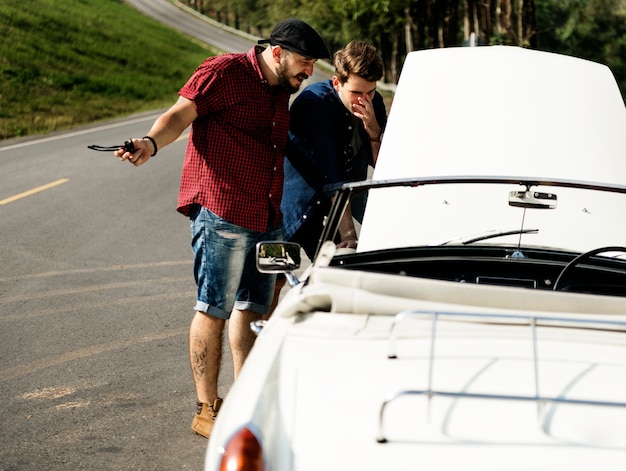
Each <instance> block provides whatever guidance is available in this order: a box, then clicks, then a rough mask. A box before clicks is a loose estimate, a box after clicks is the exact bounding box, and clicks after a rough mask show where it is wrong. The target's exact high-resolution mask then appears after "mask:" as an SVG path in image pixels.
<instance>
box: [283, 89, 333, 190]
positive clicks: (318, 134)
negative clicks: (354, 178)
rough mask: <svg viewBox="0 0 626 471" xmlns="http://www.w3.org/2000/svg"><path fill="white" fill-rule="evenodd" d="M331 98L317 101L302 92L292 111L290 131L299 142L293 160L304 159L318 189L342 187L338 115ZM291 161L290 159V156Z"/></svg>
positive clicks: (317, 98)
mask: <svg viewBox="0 0 626 471" xmlns="http://www.w3.org/2000/svg"><path fill="white" fill-rule="evenodd" d="M331 98H332V96H331V95H326V96H324V97H320V96H318V95H316V94H314V93H310V92H306V91H305V92H303V93H301V94H300V95H299V96H298V98H297V99H296V100H295V101H294V103H293V105H292V107H291V131H292V133H293V135H294V136H296V137H297V138H298V143H299V144H298V146H299V147H300V149H299V151H298V152H297V157H296V158H305V159H308V160H309V162H310V167H312V168H313V169H314V171H316V172H317V174H318V176H319V178H318V181H319V182H320V183H321V185H322V187H321V188H316V190H317V191H320V192H321V191H323V188H326V187H328V186H329V185H334V184H338V183H341V182H342V181H343V179H344V173H345V172H344V169H343V166H344V155H343V152H344V149H343V148H341V142H343V139H342V138H341V131H342V129H341V124H340V120H339V119H338V116H337V113H341V110H340V109H338V108H337V107H336V106H335V104H334V103H333V102H332V100H331ZM290 157H291V156H290Z"/></svg>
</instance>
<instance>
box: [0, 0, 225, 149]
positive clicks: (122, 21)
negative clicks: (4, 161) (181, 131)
mask: <svg viewBox="0 0 626 471" xmlns="http://www.w3.org/2000/svg"><path fill="white" fill-rule="evenodd" d="M215 53H216V51H212V50H211V49H209V48H208V47H207V46H204V45H202V44H200V43H198V42H195V41H194V40H192V39H190V38H188V37H186V36H184V35H182V34H180V33H177V32H174V31H172V30H170V29H168V28H166V27H165V26H162V25H161V24H159V23H158V22H156V21H154V20H152V19H149V18H147V17H145V16H144V15H142V14H141V13H139V12H138V11H136V10H134V9H133V8H132V7H130V6H129V5H127V4H125V3H123V2H122V1H120V0H24V1H19V2H18V1H15V0H0V139H7V138H10V137H16V136H26V135H31V134H37V133H45V132H50V131H54V130H61V129H68V128H70V127H73V126H77V125H81V124H86V123H91V122H94V121H98V120H103V119H107V118H112V117H118V116H123V115H128V114H132V113H135V112H140V111H147V110H152V109H157V108H162V107H166V106H169V105H171V104H172V103H174V101H175V100H176V98H177V92H178V90H179V89H180V88H181V87H182V85H183V84H184V83H185V82H186V81H187V79H188V78H189V76H190V75H191V74H192V73H193V71H194V70H195V68H196V67H197V66H198V65H199V64H200V63H201V62H202V61H203V60H204V59H205V58H206V57H207V56H209V55H214V54H215Z"/></svg>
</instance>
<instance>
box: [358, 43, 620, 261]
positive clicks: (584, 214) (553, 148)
mask: <svg viewBox="0 0 626 471" xmlns="http://www.w3.org/2000/svg"><path fill="white" fill-rule="evenodd" d="M458 110H463V112H459V111H458ZM625 149H626V108H625V107H624V102H623V100H622V99H621V96H620V93H619V89H618V87H617V84H616V82H615V79H614V77H613V75H612V73H611V71H610V70H609V69H608V68H607V67H606V66H604V65H600V64H597V63H593V62H590V61H585V60H581V59H577V58H572V57H567V56H562V55H556V54H551V53H546V52H538V51H531V50H527V49H521V48H517V47H507V46H493V47H477V48H447V49H443V50H428V51H419V52H413V53H411V54H409V56H408V57H407V59H406V62H405V64H404V67H403V70H402V75H401V79H400V82H399V84H398V88H397V93H396V96H395V98H394V103H393V106H392V109H391V112H390V115H389V122H388V125H387V131H386V132H385V135H384V138H383V144H382V148H381V152H380V155H379V159H378V163H377V166H376V170H375V171H374V175H373V179H374V180H388V179H397V178H410V177H426V176H428V177H436V176H442V175H447V176H450V175H457V176H509V177H511V176H513V177H525V178H532V177H538V176H541V177H544V178H554V179H559V180H573V181H585V182H603V183H614V184H621V185H623V184H624V175H626V151H625ZM608 162H610V163H608ZM519 189H520V188H519V186H516V185H508V186H506V185H503V186H499V187H494V186H485V187H482V188H480V187H479V188H476V185H472V190H471V193H467V197H464V196H459V195H464V192H463V191H459V188H458V187H455V186H445V185H444V186H441V185H437V186H436V187H430V188H425V189H423V190H420V191H417V192H415V191H413V192H411V191H408V190H404V189H395V190H389V191H386V192H385V193H384V195H382V196H378V195H373V197H372V198H371V199H370V201H369V203H368V204H369V206H368V212H367V213H366V215H365V219H364V224H363V229H362V232H361V236H360V242H359V251H368V250H373V249H378V248H389V247H402V246H417V245H433V244H438V243H440V242H441V241H447V240H450V239H453V238H455V237H462V236H467V235H468V234H472V233H475V234H483V233H486V232H489V231H497V230H510V229H512V228H517V229H519V228H520V227H521V226H522V216H525V220H524V226H525V227H533V228H538V229H539V233H538V234H536V235H533V236H532V238H525V239H524V242H525V243H528V244H532V245H537V246H544V247H546V246H547V247H558V248H565V249H571V250H578V251H586V250H589V249H592V248H595V247H600V246H606V245H611V244H613V245H615V242H616V240H618V241H619V240H621V241H622V242H623V241H625V240H626V224H625V223H624V220H625V219H624V218H623V217H619V215H620V214H622V215H623V214H626V206H624V205H625V204H626V201H625V200H626V199H625V198H623V197H622V196H621V195H611V194H607V193H601V192H593V194H592V192H587V193H585V194H581V193H580V192H573V191H570V190H569V189H562V188H558V189H553V188H547V189H546V188H543V189H540V191H548V192H549V191H554V192H555V193H556V194H557V196H558V200H559V201H558V205H557V208H556V209H555V210H546V211H537V210H534V211H527V214H524V213H523V210H521V209H519V208H511V207H509V206H508V204H507V196H508V192H509V191H513V190H519ZM377 198H378V199H377ZM368 221H375V223H373V224H369V225H368ZM385 221H388V223H385ZM495 221H497V223H496V222H495ZM565 221H567V222H565ZM599 228H602V229H601V230H599ZM498 242H499V243H500V242H502V239H499V240H498ZM511 242H512V243H513V242H517V239H516V238H511Z"/></svg>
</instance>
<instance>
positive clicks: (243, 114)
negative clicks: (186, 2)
mask: <svg viewBox="0 0 626 471" xmlns="http://www.w3.org/2000/svg"><path fill="white" fill-rule="evenodd" d="M259 43H269V46H268V47H266V48H263V47H262V46H254V47H253V48H252V49H251V50H250V51H248V52H247V53H240V54H225V55H221V56H217V57H210V58H208V59H206V60H205V61H204V63H202V64H201V65H200V67H198V69H197V70H196V71H195V73H194V74H193V75H192V76H191V78H190V79H189V81H188V82H187V83H186V84H185V86H183V88H182V89H181V90H180V92H179V95H180V97H179V99H178V101H177V102H176V104H174V105H173V106H172V107H171V108H170V109H169V110H168V111H166V112H165V113H164V114H163V115H161V116H160V117H159V118H157V120H156V121H155V122H154V124H153V126H152V128H151V129H150V131H149V133H148V135H146V136H145V137H144V138H142V139H132V142H133V144H134V147H135V152H134V153H130V152H127V151H125V150H124V149H119V150H118V151H116V152H115V155H116V156H117V157H118V158H119V159H120V160H122V161H124V160H127V161H129V162H130V163H132V164H133V165H142V164H144V163H146V162H147V161H148V160H149V159H150V157H152V156H154V155H155V154H156V153H157V150H158V149H161V148H162V147H164V146H166V145H168V144H170V143H171V142H173V141H175V140H176V139H177V138H178V137H179V136H180V135H181V134H182V132H183V131H184V130H185V129H186V128H187V127H188V126H189V125H191V126H192V130H191V135H190V137H189V142H188V144H187V151H186V155H185V162H184V164H183V171H182V177H181V184H180V192H179V196H178V211H180V212H181V213H182V214H184V215H185V216H188V217H189V218H190V227H191V235H192V247H193V251H194V256H195V263H194V275H195V278H196V284H197V288H198V298H197V302H196V306H195V309H196V314H195V316H194V318H193V320H192V323H191V327H190V333H189V355H190V360H191V369H192V373H193V378H194V383H195V388H196V395H197V401H198V402H197V408H196V409H197V410H196V414H195V416H194V419H193V422H192V429H193V431H194V432H195V433H197V434H199V435H202V436H205V437H209V436H210V434H211V430H212V428H213V423H214V421H215V417H216V416H217V411H218V410H219V408H220V405H221V403H222V399H220V398H219V397H218V393H217V381H218V376H219V368H220V360H221V355H222V334H223V331H224V326H225V323H226V320H227V319H230V322H229V328H228V338H229V342H230V347H231V351H232V355H233V368H234V373H235V377H237V375H238V373H239V371H240V369H241V367H242V365H243V362H244V360H245V359H246V357H247V355H248V353H249V352H250V349H251V348H252V345H253V343H254V334H253V333H252V331H251V329H250V322H252V321H254V320H258V319H266V318H267V317H268V316H269V314H268V312H269V306H270V303H271V300H272V295H273V289H274V282H275V276H274V275H267V274H261V273H258V271H257V270H256V264H255V261H254V252H255V246H256V243H257V242H259V241H262V240H276V239H281V238H282V234H283V229H282V215H281V213H280V202H281V198H282V189H283V155H284V148H285V144H286V141H287V133H288V130H289V96H290V95H291V94H292V93H295V92H296V91H297V90H298V89H299V88H300V85H301V84H302V82H303V81H304V80H306V79H307V78H308V77H310V76H311V75H312V74H313V66H314V64H315V62H316V61H317V59H326V58H330V54H329V52H328V49H327V48H326V46H325V44H324V41H323V40H322V38H321V37H320V36H319V34H318V33H317V32H316V31H315V30H314V29H313V28H311V26H309V25H308V24H306V23H305V22H303V21H300V20H297V19H295V18H289V19H287V20H284V21H282V22H280V23H278V24H277V25H276V26H275V27H274V29H273V31H272V34H271V36H270V38H269V39H268V40H262V41H259Z"/></svg>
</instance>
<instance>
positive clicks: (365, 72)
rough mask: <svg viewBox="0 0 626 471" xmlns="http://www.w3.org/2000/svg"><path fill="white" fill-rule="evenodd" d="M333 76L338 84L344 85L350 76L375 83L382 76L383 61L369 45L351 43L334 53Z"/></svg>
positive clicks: (357, 42) (361, 42)
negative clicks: (353, 75) (356, 76)
mask: <svg viewBox="0 0 626 471" xmlns="http://www.w3.org/2000/svg"><path fill="white" fill-rule="evenodd" d="M334 61H335V75H336V76H337V79H338V80H339V82H340V83H346V82H347V81H348V76H349V75H350V74H355V75H358V76H359V77H361V78H362V79H364V80H367V81H368V82H376V81H378V80H380V79H381V78H382V76H383V60H382V58H381V57H380V55H379V54H378V52H377V51H376V48H375V47H374V46H372V45H371V44H368V43H366V42H363V41H351V42H350V43H348V45H347V46H346V47H344V48H343V49H339V50H338V51H337V52H336V53H335V57H334Z"/></svg>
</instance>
